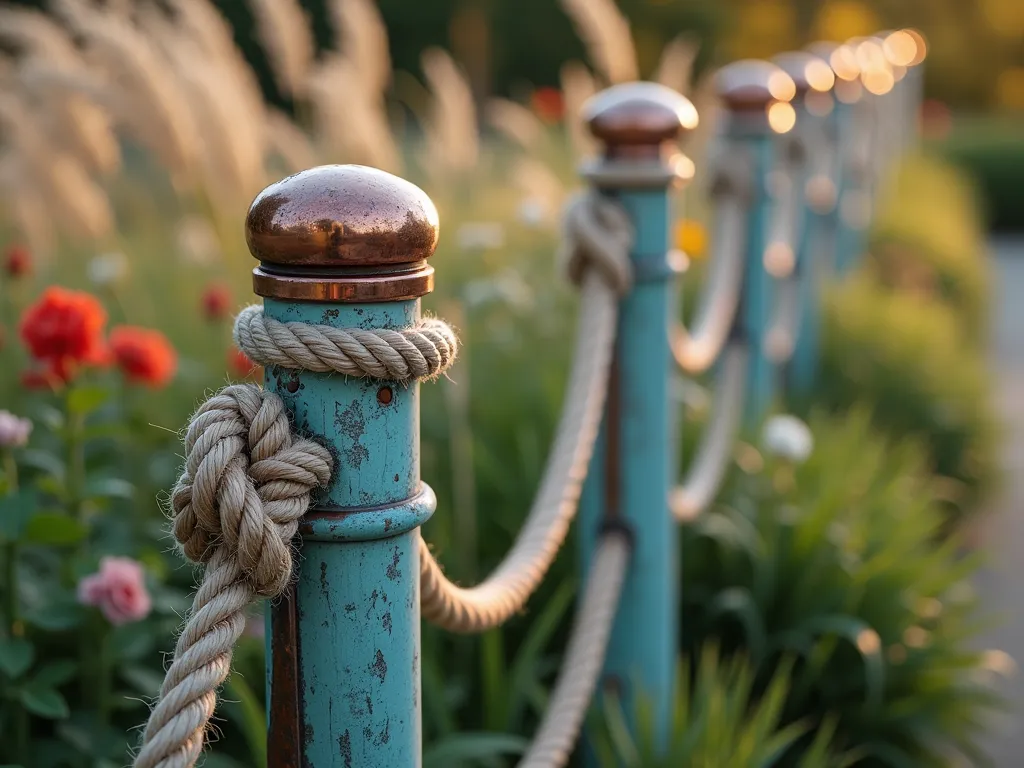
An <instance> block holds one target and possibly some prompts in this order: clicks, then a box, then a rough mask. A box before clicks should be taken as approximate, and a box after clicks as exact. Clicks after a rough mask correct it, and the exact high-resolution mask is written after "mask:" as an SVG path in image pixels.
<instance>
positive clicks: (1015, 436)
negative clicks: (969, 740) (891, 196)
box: [975, 237, 1024, 768]
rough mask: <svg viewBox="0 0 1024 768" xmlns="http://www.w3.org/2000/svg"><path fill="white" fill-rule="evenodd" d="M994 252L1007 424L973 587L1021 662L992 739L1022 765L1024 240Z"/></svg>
mask: <svg viewBox="0 0 1024 768" xmlns="http://www.w3.org/2000/svg"><path fill="white" fill-rule="evenodd" d="M991 251H992V255H993V258H992V289H993V295H992V327H991V332H992V341H991V356H992V366H993V370H994V372H995V379H996V392H995V398H996V408H997V411H998V413H999V421H1000V423H1001V425H1002V426H1003V429H1004V436H1003V440H1004V442H1003V471H1004V482H1003V486H1002V488H1001V493H1000V498H999V499H998V501H997V503H996V504H995V506H994V508H993V510H992V511H991V512H990V513H989V514H988V515H986V516H985V517H984V518H983V519H982V521H981V524H980V528H979V531H978V533H979V540H978V542H977V543H978V544H980V545H982V546H984V547H985V548H986V550H987V552H988V553H989V563H988V564H987V566H986V567H985V569H984V570H983V571H982V572H981V573H980V574H979V575H978V577H977V579H976V580H975V585H976V588H977V590H978V593H979V594H980V595H981V597H982V600H983V603H984V605H985V607H986V609H987V610H988V611H990V612H994V613H996V614H998V615H999V617H1000V618H1001V623H1000V625H999V626H998V627H996V628H994V629H993V630H991V631H989V632H988V633H986V634H985V636H984V637H983V638H982V647H984V648H998V649H1000V650H1003V651H1006V652H1007V653H1009V654H1010V655H1011V656H1012V657H1013V658H1014V659H1015V661H1016V662H1017V666H1018V669H1017V672H1016V674H1015V675H1014V676H1012V677H1011V678H1009V679H1007V680H1005V681H1003V682H1002V683H1001V686H1002V690H1003V692H1004V693H1005V694H1006V696H1007V697H1008V698H1009V700H1010V703H1011V706H1012V707H1013V709H1012V711H1011V712H1010V713H1009V714H1008V716H1007V717H1005V718H1001V719H1000V720H999V722H997V723H994V724H993V727H992V735H991V738H990V740H989V742H988V745H989V753H990V754H991V756H992V758H993V760H994V762H995V765H996V766H997V767H998V768H1022V767H1024V238H1021V237H1017V238H1007V239H996V240H994V241H993V242H992V244H991Z"/></svg>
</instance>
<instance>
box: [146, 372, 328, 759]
mask: <svg viewBox="0 0 1024 768" xmlns="http://www.w3.org/2000/svg"><path fill="white" fill-rule="evenodd" d="M185 451H186V457H185V469H184V471H183V472H182V475H181V478H180V479H179V480H178V483H177V485H176V486H175V489H174V493H173V495H172V497H171V506H172V509H173V512H174V536H175V538H176V539H177V540H178V542H179V543H180V544H181V546H182V549H183V550H184V553H185V556H186V557H188V558H189V559H190V560H192V561H193V562H197V563H205V564H206V571H205V573H204V574H203V581H202V584H201V585H200V587H199V589H198V591H197V592H196V595H195V598H194V600H193V602H192V611H191V613H190V615H189V619H188V621H187V623H186V624H185V628H184V629H183V630H182V633H181V635H180V637H179V638H178V643H177V646H176V648H175V651H174V661H173V662H172V664H171V667H170V669H168V670H167V676H166V677H165V679H164V683H163V686H161V689H160V697H159V699H158V701H157V703H156V706H155V707H154V708H153V711H152V712H151V713H150V717H149V722H148V723H147V725H146V729H145V731H144V733H143V740H142V747H141V749H140V750H139V753H138V755H137V756H136V758H135V766H136V768H190V767H191V766H192V765H194V764H195V762H196V760H197V759H198V758H199V755H200V753H201V752H202V748H203V735H204V733H205V731H206V725H207V723H208V722H209V720H210V717H211V716H212V715H213V711H214V708H215V706H216V691H217V688H218V687H219V686H220V685H221V683H223V682H224V680H225V679H226V678H227V676H228V673H229V672H230V671H231V653H232V650H233V648H234V645H235V643H236V642H237V640H238V638H239V636H240V635H241V634H242V630H243V629H244V628H245V615H244V612H245V609H246V608H247V607H248V606H249V604H250V603H251V602H252V601H253V600H255V599H256V598H258V597H274V596H276V595H279V594H281V592H282V591H284V589H285V587H286V586H287V585H288V582H289V581H290V579H291V573H292V554H291V540H292V537H294V535H295V532H296V529H297V527H298V521H299V518H300V517H302V515H304V514H305V512H306V510H307V509H308V508H309V503H310V494H311V493H312V491H313V489H314V488H317V487H320V486H324V485H326V484H327V482H328V481H329V479H330V476H331V467H332V464H333V460H332V458H331V455H330V453H329V452H328V451H327V449H326V448H324V447H323V446H321V445H318V444H317V443H314V442H312V441H311V440H305V439H302V438H299V437H297V436H296V435H295V434H294V433H293V432H292V429H291V425H290V424H289V422H288V416H287V413H286V412H285V408H284V403H283V402H282V400H281V398H280V397H278V396H277V395H275V394H273V393H271V392H266V391H264V390H262V389H261V388H260V387H257V386H256V385H254V384H240V385H235V386H230V387H227V388H225V389H224V390H222V391H221V392H220V393H218V394H216V395H214V396H213V397H212V398H210V399H209V400H208V401H206V403H204V404H203V405H202V407H200V409H199V410H198V411H197V412H196V414H195V416H193V418H192V422H191V424H189V427H188V430H187V432H186V435H185Z"/></svg>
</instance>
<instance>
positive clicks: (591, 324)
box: [420, 193, 632, 633]
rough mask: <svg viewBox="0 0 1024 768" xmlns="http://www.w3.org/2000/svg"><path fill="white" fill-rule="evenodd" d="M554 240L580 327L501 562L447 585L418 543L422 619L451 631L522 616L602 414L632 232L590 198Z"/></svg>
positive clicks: (566, 514) (603, 203) (573, 210)
mask: <svg viewBox="0 0 1024 768" xmlns="http://www.w3.org/2000/svg"><path fill="white" fill-rule="evenodd" d="M563 241H564V243H565V249H564V251H563V253H562V262H563V264H564V265H565V266H566V268H567V271H568V273H569V275H570V277H571V278H572V279H573V280H574V281H576V282H578V283H579V285H580V289H581V295H582V301H581V304H580V313H579V327H578V330H577V335H576V347H575V351H574V354H573V363H572V371H571V373H570V375H569V383H568V385H567V388H566V395H565V399H564V406H563V410H562V416H561V419H560V421H559V423H558V427H557V431H556V434H555V439H554V444H553V446H552V448H551V452H550V454H549V455H548V459H547V464H546V466H545V469H544V474H543V477H542V479H541V483H540V487H539V488H538V490H537V494H536V496H535V497H534V501H533V505H532V508H531V509H530V513H529V515H528V516H527V518H526V521H525V522H524V524H523V527H522V528H521V530H520V532H519V535H518V536H517V537H516V540H515V542H514V543H513V545H512V548H511V550H510V551H509V552H508V553H507V554H506V555H505V558H504V560H502V562H501V563H500V564H499V565H498V566H497V568H496V569H495V570H494V572H493V573H492V574H491V575H490V576H488V577H487V579H485V580H484V581H483V582H481V583H480V584H478V585H477V586H475V587H472V588H463V587H459V586H456V585H455V584H454V583H452V582H451V581H449V580H448V578H447V577H446V576H445V575H444V572H443V570H442V568H441V566H440V564H439V563H438V562H437V560H435V559H434V556H433V554H432V553H431V552H430V549H429V547H428V545H427V544H426V542H425V541H423V540H422V539H421V543H420V604H421V606H422V610H423V617H424V618H425V619H426V620H427V621H430V622H432V623H434V624H437V625H439V626H441V627H442V628H444V629H446V630H448V631H450V632H463V633H470V632H483V631H485V630H487V629H490V628H492V627H496V626H499V625H500V624H502V623H504V622H505V621H507V620H508V619H509V618H510V617H511V616H513V615H514V614H516V613H518V612H519V611H520V610H522V608H523V606H524V605H525V604H526V601H527V600H528V599H529V597H530V595H531V594H533V592H534V591H535V590H536V588H537V586H538V585H539V584H540V582H541V580H542V579H543V578H544V575H545V574H546V573H547V571H548V568H550V566H551V563H552V561H553V560H554V559H555V556H556V555H557V554H558V550H559V549H560V548H561V546H562V543H563V542H564V541H565V536H566V533H567V532H568V529H569V525H570V523H571V522H572V519H573V517H574V516H575V513H576V508H577V504H578V502H579V497H580V492H581V490H582V487H583V480H584V478H585V477H586V473H587V465H588V464H589V462H590V456H591V454H592V453H593V450H594V441H595V440H596V438H597V431H598V426H599V424H600V421H601V414H602V412H603V410H604V403H605V396H606V394H607V388H608V373H609V368H610V366H611V359H612V353H613V349H614V345H615V327H616V320H617V317H618V295H619V294H621V293H624V292H626V291H627V290H628V289H629V286H630V285H631V282H632V279H631V265H630V261H629V248H630V243H631V241H632V232H631V229H630V225H629V220H628V218H627V217H626V214H625V211H623V210H622V208H621V207H620V206H619V205H618V204H617V203H615V202H613V201H611V200H609V199H608V198H604V197H600V196H598V195H595V194H593V193H589V194H584V195H581V196H578V197H576V198H574V199H573V201H571V202H570V204H569V206H568V208H567V210H566V214H565V219H564V237H563Z"/></svg>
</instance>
